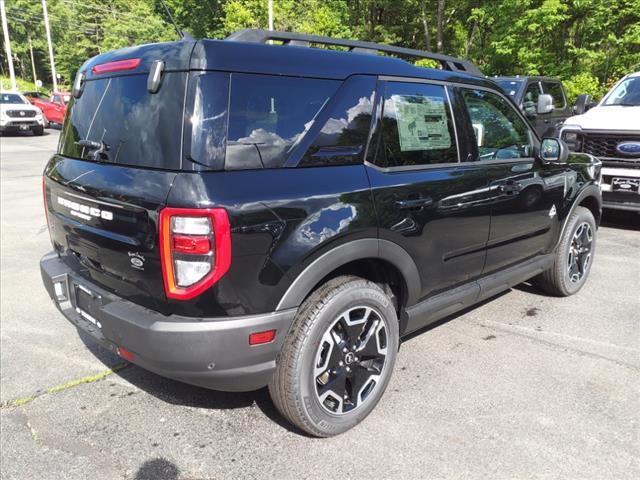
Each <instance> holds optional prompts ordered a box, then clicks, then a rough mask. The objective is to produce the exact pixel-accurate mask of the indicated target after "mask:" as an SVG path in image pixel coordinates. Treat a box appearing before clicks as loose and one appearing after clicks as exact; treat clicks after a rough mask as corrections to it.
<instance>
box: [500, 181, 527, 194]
mask: <svg viewBox="0 0 640 480" xmlns="http://www.w3.org/2000/svg"><path fill="white" fill-rule="evenodd" d="M520 190H522V186H521V185H520V184H519V183H505V184H502V185H498V193H505V194H507V195H513V194H516V193H520Z"/></svg>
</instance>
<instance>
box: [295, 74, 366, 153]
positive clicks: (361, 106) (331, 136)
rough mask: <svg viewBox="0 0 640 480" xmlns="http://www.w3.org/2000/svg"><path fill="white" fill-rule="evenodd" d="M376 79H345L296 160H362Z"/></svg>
mask: <svg viewBox="0 0 640 480" xmlns="http://www.w3.org/2000/svg"><path fill="white" fill-rule="evenodd" d="M375 86H376V80H375V78H373V77H353V78H351V79H349V80H347V81H346V82H345V83H344V85H343V86H342V87H341V88H340V90H339V91H338V93H337V94H336V98H335V101H334V100H332V101H331V104H329V105H328V108H330V111H329V112H328V114H327V115H326V116H325V115H323V116H322V118H321V119H319V120H321V121H322V122H324V125H323V126H322V129H321V130H320V132H319V133H318V135H317V136H316V138H315V139H314V141H313V143H312V144H311V146H310V147H309V148H308V150H307V152H306V154H305V156H304V157H303V158H302V160H301V161H300V164H299V165H300V166H316V165H346V164H354V163H359V162H361V161H362V154H363V152H364V148H365V145H366V143H367V137H368V135H369V126H370V125H371V110H372V108H373V101H374V95H375Z"/></svg>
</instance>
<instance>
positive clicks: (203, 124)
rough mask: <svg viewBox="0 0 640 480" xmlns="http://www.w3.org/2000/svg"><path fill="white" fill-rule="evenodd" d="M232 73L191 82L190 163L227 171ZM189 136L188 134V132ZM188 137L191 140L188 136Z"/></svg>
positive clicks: (204, 75)
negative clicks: (226, 157)
mask: <svg viewBox="0 0 640 480" xmlns="http://www.w3.org/2000/svg"><path fill="white" fill-rule="evenodd" d="M229 77H230V75H229V74H228V73H218V72H213V73H205V74H201V75H198V76H197V77H195V78H193V79H192V80H191V82H190V85H189V89H190V90H193V91H192V92H189V98H192V99H193V103H192V106H191V107H190V111H189V112H187V118H188V119H189V122H188V126H189V127H190V128H191V134H190V146H191V148H190V149H189V151H190V154H188V155H187V160H191V161H193V162H195V163H196V165H194V167H195V168H196V169H197V168H198V167H197V165H202V166H205V167H208V168H210V169H213V170H222V169H223V168H224V157H225V148H226V140H227V113H228V107H229ZM187 134H188V133H187ZM187 138H188V137H187Z"/></svg>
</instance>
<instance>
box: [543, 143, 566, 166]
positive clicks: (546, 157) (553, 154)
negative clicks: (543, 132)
mask: <svg viewBox="0 0 640 480" xmlns="http://www.w3.org/2000/svg"><path fill="white" fill-rule="evenodd" d="M539 156H540V160H542V161H543V162H545V163H551V162H553V163H567V159H568V158H569V147H567V144H566V143H564V142H563V141H562V140H560V139H559V138H543V139H542V143H541V144H540V155H539Z"/></svg>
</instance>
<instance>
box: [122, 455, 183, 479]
mask: <svg viewBox="0 0 640 480" xmlns="http://www.w3.org/2000/svg"><path fill="white" fill-rule="evenodd" d="M179 476H180V469H179V468H178V467H177V466H176V465H175V464H174V463H173V462H170V461H169V460H166V459H164V458H154V459H153V460H147V461H146V462H144V463H143V464H142V466H141V467H140V468H139V469H138V471H137V472H136V476H135V477H133V478H134V480H177V479H178V477H179Z"/></svg>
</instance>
